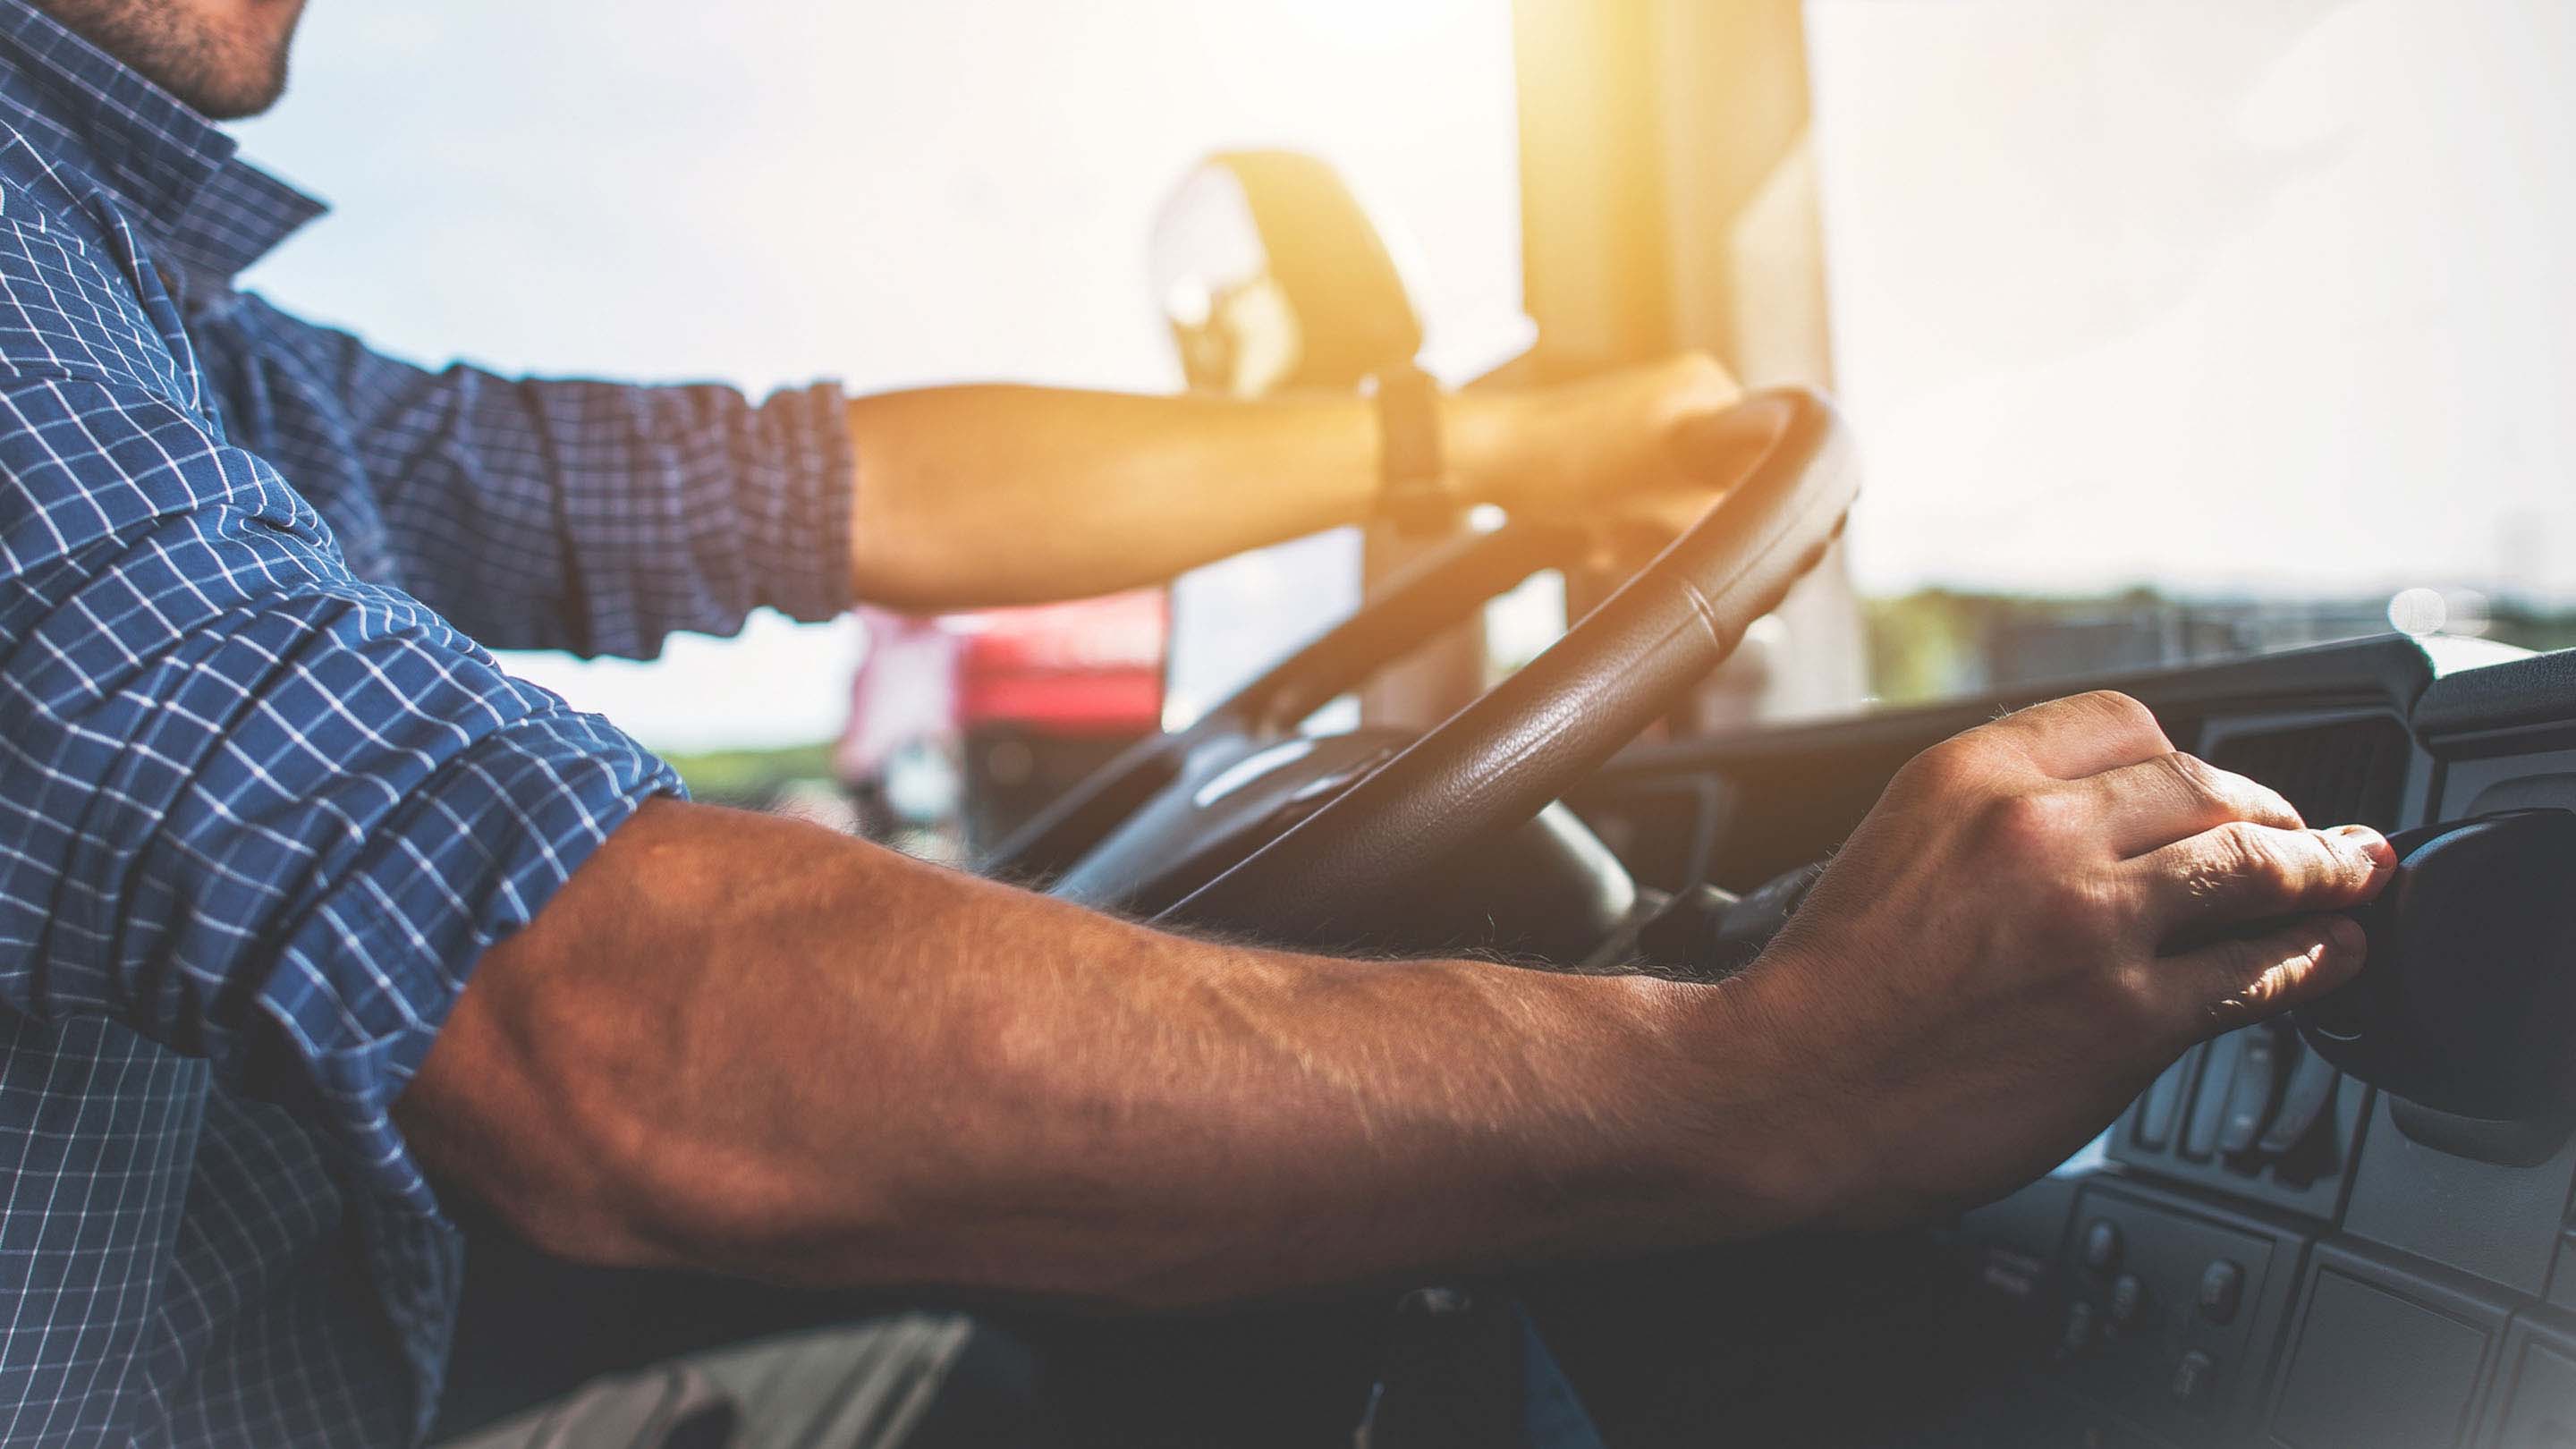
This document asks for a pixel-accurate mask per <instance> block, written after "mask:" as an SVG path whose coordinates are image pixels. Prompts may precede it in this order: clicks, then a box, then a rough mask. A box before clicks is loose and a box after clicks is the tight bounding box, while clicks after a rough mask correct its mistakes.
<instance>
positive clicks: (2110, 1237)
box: [2084, 1218, 2122, 1273]
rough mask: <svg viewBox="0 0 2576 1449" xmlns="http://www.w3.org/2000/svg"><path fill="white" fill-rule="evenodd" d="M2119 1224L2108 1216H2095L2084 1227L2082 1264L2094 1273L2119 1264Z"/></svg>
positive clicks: (2107, 1270) (2102, 1271) (2105, 1270)
mask: <svg viewBox="0 0 2576 1449" xmlns="http://www.w3.org/2000/svg"><path fill="white" fill-rule="evenodd" d="M2121 1246H2122V1244H2121V1242H2120V1225H2119V1224H2118V1223H2115V1222H2113V1221H2111V1220H2110V1219H2109V1218H2095V1219H2094V1220H2093V1221H2092V1223H2091V1225H2089V1226H2087V1227H2086V1228H2085V1229H2084V1266H2085V1267H2087V1268H2090V1269H2092V1270H2093V1271H2094V1272H2096V1273H2108V1272H2110V1271H2111V1270H2112V1269H2114V1268H2117V1267H2119V1266H2120V1248H2121Z"/></svg>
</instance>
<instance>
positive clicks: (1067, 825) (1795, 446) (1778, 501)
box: [983, 388, 1858, 944]
mask: <svg viewBox="0 0 2576 1449" xmlns="http://www.w3.org/2000/svg"><path fill="white" fill-rule="evenodd" d="M1675 446H1676V447H1678V448H1680V449H1681V450H1682V452H1683V456H1684V457H1685V458H1687V459H1690V460H1691V461H1692V462H1693V464H1694V465H1695V466H1701V467H1705V468H1706V469H1707V470H1708V472H1709V475H1710V478H1711V481H1712V482H1726V481H1727V480H1730V479H1731V480H1732V481H1731V482H1730V483H1728V486H1727V487H1726V489H1725V491H1724V492H1723V493H1722V494H1721V495H1720V497H1719V498H1718V499H1717V501H1716V502H1714V503H1713V504H1711V505H1710V507H1709V509H1708V511H1707V512H1705V513H1704V514H1702V515H1701V516H1700V518H1699V519H1698V520H1697V521H1696V522H1694V523H1693V524H1692V525H1691V526H1690V527H1689V528H1688V529H1686V530H1685V531H1684V532H1683V533H1682V534H1681V535H1680V536H1679V537H1678V538H1676V539H1674V540H1673V542H1672V543H1671V544H1670V545H1669V546H1667V547H1666V548H1665V549H1664V550H1663V551H1662V552H1661V553H1660V554H1658V555H1656V556H1655V558H1654V559H1653V560H1652V561H1651V562H1649V563H1647V564H1646V565H1645V567H1643V568H1642V569H1640V570H1639V571H1638V572H1637V573H1636V574H1635V575H1634V576H1633V577H1631V578H1630V579H1629V580H1628V581H1627V582H1626V583H1625V584H1623V585H1621V586H1620V588H1619V589H1618V591H1617V592H1616V593H1614V594H1612V595H1611V596H1610V597H1609V598H1608V599H1605V600H1604V601H1602V603H1601V604H1600V605H1599V606H1598V607H1596V608H1595V609H1593V610H1592V611H1591V612H1590V613H1589V614H1587V615H1586V616H1585V617H1584V618H1583V619H1582V621H1581V622H1579V623H1577V624H1576V625H1575V626H1574V627H1573V628H1571V629H1569V630H1568V631H1567V632H1566V633H1565V635H1564V636H1563V637H1562V638H1560V639H1559V640H1557V642H1556V643H1555V644H1554V645H1552V646H1550V647H1549V648H1548V649H1547V651H1546V652H1544V653H1542V654H1541V655H1539V656H1538V657H1537V658H1536V659H1534V660H1532V661H1531V662H1530V663H1529V664H1528V665H1527V666H1525V667H1523V668H1522V669H1521V670H1520V671H1519V672H1517V673H1515V674H1513V675H1512V676H1510V677H1509V678H1507V679H1505V680H1504V681H1503V682H1501V683H1500V684H1498V685H1496V686H1495V687H1494V688H1492V689H1491V690H1489V691H1487V692H1486V693H1485V694H1484V696H1483V697H1481V698H1479V699H1477V700H1476V701H1475V702H1474V703H1472V704H1470V705H1468V706H1467V707H1466V708H1465V709H1462V710H1460V711H1459V712H1458V713H1457V714H1455V715H1453V716H1451V717H1450V718H1449V719H1448V720H1447V721H1445V722H1444V723H1442V724H1440V725H1438V726H1437V727H1435V728H1433V729H1432V730H1431V731H1430V732H1429V733H1427V734H1424V735H1423V736H1421V737H1420V738H1419V739H1416V740H1414V741H1412V742H1411V743H1410V744H1403V743H1400V742H1397V741H1393V740H1389V739H1388V738H1386V737H1385V736H1382V735H1377V734H1371V733H1365V732H1363V733H1360V734H1355V735H1351V736H1341V737H1324V738H1307V737H1303V736H1300V735H1298V734H1296V733H1295V728H1296V725H1297V724H1298V722H1299V721H1301V720H1302V719H1304V718H1305V717H1306V716H1307V715H1309V714H1311V713H1313V712H1314V711H1315V710H1316V709H1317V708H1319V707H1320V706H1322V705H1323V704H1325V703H1326V702H1328V701H1330V700H1331V699H1333V698H1335V697H1336V696H1338V695H1340V694H1342V693H1344V692H1345V691H1347V690H1349V689H1351V688H1352V687H1354V686H1355V685H1357V684H1358V683H1360V682H1361V681H1362V680H1363V679H1365V678H1366V677H1367V676H1368V675H1370V674H1372V673H1374V672H1376V671H1377V670H1378V669H1379V668H1381V667H1383V666H1384V665H1386V664H1387V663H1390V662H1392V661H1393V660H1394V659H1395V658H1397V657H1399V656H1401V655H1402V654H1403V653H1404V652H1405V651H1407V650H1409V649H1411V648H1412V647H1413V646H1415V645H1416V644H1419V643H1420V642H1422V641H1424V640H1426V639H1428V638H1431V637H1432V636H1434V635H1435V634H1437V633H1438V632H1440V631H1441V630H1442V629H1445V628H1447V627H1449V626H1450V625H1452V624H1455V623H1457V622H1459V621H1460V620H1463V619H1464V618H1465V617H1466V616H1467V614H1468V613H1469V612H1470V611H1471V610H1473V609H1474V608H1476V607H1477V606H1478V605H1480V604H1482V603H1483V602H1484V601H1485V600H1486V599H1489V598H1491V597H1493V596H1494V595H1496V594H1498V593H1500V592H1502V591H1503V590H1505V589H1507V588H1510V587H1511V586H1512V585H1514V584H1516V583H1518V582H1519V581H1520V580H1521V579H1523V578H1525V577H1527V576H1528V575H1529V574H1531V573H1533V572H1536V571H1537V570H1538V569H1540V568H1543V567H1548V566H1550V565H1551V564H1554V563H1557V562H1561V561H1563V560H1564V559H1566V558H1568V557H1571V556H1572V555H1573V552H1574V550H1575V548H1576V547H1578V546H1579V544H1580V542H1581V539H1580V536H1579V533H1578V531H1577V530H1573V529H1570V528H1565V527H1557V526H1550V525H1544V524H1537V523H1529V522H1513V523H1510V524H1507V525H1505V526H1504V527H1503V528H1500V529H1498V530H1495V531H1494V532H1492V533H1489V534H1485V535H1481V536H1475V537H1470V538H1468V539H1465V540H1462V541H1460V542H1458V543H1456V544H1454V545H1452V546H1451V547H1450V548H1449V549H1447V550H1446V551H1444V552H1441V553H1438V554H1435V555H1434V556H1432V557H1431V558H1429V559H1427V560H1425V561H1424V562H1423V564H1421V565H1420V566H1419V567H1418V568H1416V569H1415V570H1414V571H1412V572H1410V573H1408V574H1406V575H1404V576H1402V577H1401V578H1399V579H1398V580H1397V581H1395V583H1394V584H1393V585H1392V586H1391V587H1389V588H1388V589H1387V590H1386V591H1385V592H1384V593H1383V594H1381V595H1380V597H1378V598H1377V599H1376V600H1374V601H1372V602H1371V603H1369V604H1368V605H1366V606H1364V607H1363V608H1361V609H1360V610H1359V611H1358V612H1357V613H1356V614H1354V615H1353V616H1352V617H1351V618H1350V619H1348V620H1346V621H1345V622H1343V623H1342V624H1341V625H1339V626H1337V627H1335V628H1333V629H1331V630H1329V631H1328V632H1326V633H1325V634H1323V635H1322V636H1320V637H1318V638H1317V639H1315V640H1314V641H1313V642H1312V643H1310V644H1308V645H1306V646H1305V647H1304V648H1303V649H1300V650H1299V651H1297V652H1296V653H1295V654H1294V655H1292V656H1291V657H1290V658H1288V659H1287V660H1285V661H1283V662H1282V663H1280V664H1278V665H1277V666H1275V667H1273V668H1272V669H1270V670H1269V671H1268V672H1266V673H1264V674H1263V675H1262V676H1260V677H1259V678H1258V679H1255V680H1254V681H1253V682H1252V683H1250V684H1248V685H1246V686H1245V687H1244V688H1243V689H1241V690H1240V691H1238V692H1237V693H1236V694H1235V695H1234V696H1233V697H1231V698H1229V699H1228V700H1226V701H1225V702H1224V703H1223V704H1220V705H1218V706H1217V707H1216V708H1215V709H1213V710H1211V711H1209V713H1208V714H1207V715H1206V716H1205V717H1204V718H1202V719H1201V720H1200V721H1199V722H1198V723H1196V724H1195V725H1193V726H1191V727H1190V728H1188V729H1186V730H1183V731H1180V732H1178V733H1175V734H1170V735H1164V736H1158V737H1156V738H1154V739H1151V740H1148V741H1146V742H1144V743H1143V744H1141V745H1139V746H1137V747H1135V748H1134V749H1132V750H1130V751H1129V752H1128V753H1127V754H1125V755H1123V756H1121V757H1120V758H1118V759H1116V760H1113V761H1112V762H1110V764H1109V765H1107V766H1106V767H1104V768H1103V769H1102V770H1101V771H1100V772H1099V773H1097V774H1096V775H1094V776H1093V777H1092V778H1091V779H1089V780H1087V781H1085V782H1084V783H1083V784H1082V785H1080V786H1078V787H1076V788H1075V789H1074V790H1073V791H1072V792H1070V793H1069V794H1067V795H1066V796H1065V797H1064V798H1062V799H1060V800H1059V801H1058V802H1056V804H1055V805H1054V806H1053V807H1052V808H1050V809H1049V810H1048V811H1046V812H1045V813H1043V814H1042V815H1041V816H1040V817H1039V818H1038V819H1036V820H1034V821H1032V822H1031V823H1030V824H1029V825H1028V826H1027V827H1025V828H1024V829H1023V830H1022V831H1021V832H1020V833H1019V834H1018V835H1017V836H1015V837H1013V838H1012V839H1010V840H1008V841H1006V842H1004V843H1003V845H1002V846H1001V848H1000V849H999V850H997V851H996V852H995V854H994V856H993V857H992V858H991V859H989V860H988V861H986V862H985V864H984V867H983V868H984V872H985V873H986V874H991V875H996V876H1001V877H1004V878H1017V879H1024V880H1026V879H1036V880H1041V881H1044V882H1046V884H1047V888H1048V889H1049V890H1050V892H1051V893H1052V894H1055V895H1058V896H1063V897H1067V898H1070V899H1074V900H1079V901H1082V902H1085V903H1087V904H1092V905H1097V906H1102V907H1109V908H1118V909H1123V910H1128V911H1134V912H1139V913H1144V914H1151V915H1153V916H1155V918H1156V919H1158V920H1165V921H1171V922H1187V923H1189V924H1191V925H1194V926H1203V927H1214V928H1220V929H1228V930H1237V931H1243V932H1247V933H1250V934H1253V935H1257V936H1259V937H1261V938H1263V939H1267V940H1272V941H1283V942H1285V941H1298V942H1304V943H1308V944H1325V943H1332V942H1337V941H1343V940H1349V939H1352V938H1354V937H1355V936H1356V935H1357V934H1358V933H1360V932H1361V930H1362V929H1363V927H1362V923H1364V922H1366V921H1368V920H1370V919H1371V917H1372V915H1373V913H1375V912H1377V911H1379V910H1381V909H1382V908H1384V907H1385V906H1387V905H1388V904H1389V902H1390V901H1392V900H1395V899H1397V898H1399V897H1400V895H1401V893H1403V892H1404V891H1405V890H1406V889H1407V887H1408V885H1409V884H1410V883H1412V882H1414V881H1416V880H1417V879H1418V878H1419V877H1420V876H1421V874H1422V873H1423V872H1424V871H1425V870H1426V869H1427V868H1429V867H1431V866H1433V865H1435V864H1437V863H1439V862H1440V861H1442V860H1444V859H1446V858H1448V857H1449V856H1451V855H1452V854H1453V853H1454V852H1457V851H1458V850H1460V849H1461V848H1462V847H1465V846H1467V845H1469V844H1470V843H1473V842H1478V841H1482V840H1487V839H1490V838H1492V837H1494V836H1495V835H1496V834H1497V833H1498V832H1504V831H1508V830H1511V829H1513V828H1515V827H1518V826H1521V825H1523V824H1524V823H1525V822H1528V821H1529V820H1531V819H1532V818H1533V817H1536V816H1538V815H1539V813H1540V811H1541V810H1542V809H1543V808H1545V807H1547V806H1548V804H1549V802H1551V801H1553V800H1554V799H1555V798H1556V797H1557V796H1558V795H1560V794H1562V793H1564V792H1565V790H1566V789H1567V788H1569V787H1570V786H1572V785H1573V784H1574V783H1575V782H1576V781H1577V780H1578V779H1580V778H1581V777H1582V776H1583V775H1585V774H1587V773H1589V772H1590V771H1592V770H1593V769H1595V768H1597V767H1598V766H1599V765H1600V764H1601V763H1602V762H1603V761H1604V760H1606V759H1608V758H1609V756H1610V754H1611V753H1612V752H1613V751H1615V750H1617V749H1618V748H1619V747H1620V746H1621V745H1623V744H1625V743H1627V742H1628V741H1629V740H1630V739H1632V738H1634V737H1635V736H1636V735H1637V733H1638V732H1639V731H1641V730H1643V729H1644V728H1645V727H1646V725H1647V724H1648V723H1650V722H1651V721H1653V720H1654V719H1655V718H1656V717H1657V716H1658V715H1660V714H1662V713H1663V712H1664V711H1665V710H1667V709H1668V708H1670V707H1671V705H1672V704H1673V703H1674V701H1675V700H1677V699H1678V698H1679V697H1680V696H1681V695H1682V694H1683V692H1684V691H1686V690H1688V689H1689V688H1690V687H1691V686H1692V685H1694V684H1696V683H1697V682H1698V681H1700V680H1701V679H1703V678H1705V677H1706V676H1707V674H1708V673H1709V671H1711V670H1712V669H1715V668H1716V667H1717V666H1718V665H1719V664H1721V663H1723V662H1724V661H1725V660H1726V658H1727V656H1729V655H1730V654H1732V653H1734V651H1735V648H1736V645H1737V644H1738V643H1739V642H1740V641H1741V640H1742V638H1743V636H1744V631H1745V629H1746V627H1747V626H1749V625H1750V624H1751V623H1752V622H1753V621H1754V620H1755V619H1758V618H1760V617H1761V616H1762V615H1763V614H1765V613H1768V612H1769V611H1770V610H1771V609H1772V608H1773V607H1775V606H1776V605H1777V604H1778V603H1779V602H1780V599H1781V597H1782V596H1783V595H1784V594H1786V593H1787V592H1788V590H1789V587H1790V585H1792V584H1794V583H1796V582H1797V581H1798V579H1799V578H1800V577H1802V576H1804V575H1805V574H1806V573H1807V572H1808V571H1809V570H1811V569H1813V568H1814V567H1815V566H1816V564H1817V563H1818V562H1819V561H1820V560H1821V558H1822V557H1823V554H1824V551H1825V549H1826V547H1827V545H1829V544H1830V543H1831V542H1832V541H1833V540H1834V538H1835V537H1836V536H1837V535H1838V534H1840V533H1841V531H1842V526H1843V520H1844V518H1845V515H1846V514H1847V512H1848V511H1849V509H1850V505H1851V500H1852V497H1853V495H1854V493H1855V492H1856V491H1857V489H1858V482H1857V477H1856V473H1855V470H1854V468H1853V467H1852V466H1851V464H1852V457H1851V448H1850V445H1849V442H1848V440H1847V438H1846V436H1845V434H1844V431H1843V428H1842V425H1841V423H1840V421H1839V420H1838V419H1837V418H1836V416H1835V414H1834V412H1833V409H1832V408H1831V406H1830V405H1828V404H1827V403H1826V402H1825V400H1824V399H1823V398H1822V397H1820V396H1819V395H1817V394H1816V393H1813V392H1810V391H1807V390H1804V389H1798V388H1783V389H1777V390H1773V391H1767V392H1763V393H1759V394H1756V395H1754V396H1752V397H1750V398H1747V399H1746V400H1744V401H1743V402H1741V403H1739V404H1737V405H1736V406H1734V407H1732V408H1729V409H1727V410H1725V411H1724V412H1722V413H1718V414H1715V415H1713V416H1711V417H1709V418H1707V419H1705V420H1703V421H1701V422H1699V423H1697V424H1695V425H1693V426H1691V427H1690V428H1688V429H1686V430H1684V432H1683V433H1682V434H1681V435H1680V436H1678V437H1677V438H1676V439H1675ZM1591 849H1593V850H1595V851H1598V850H1599V849H1600V847H1599V845H1598V842H1591Z"/></svg>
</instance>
